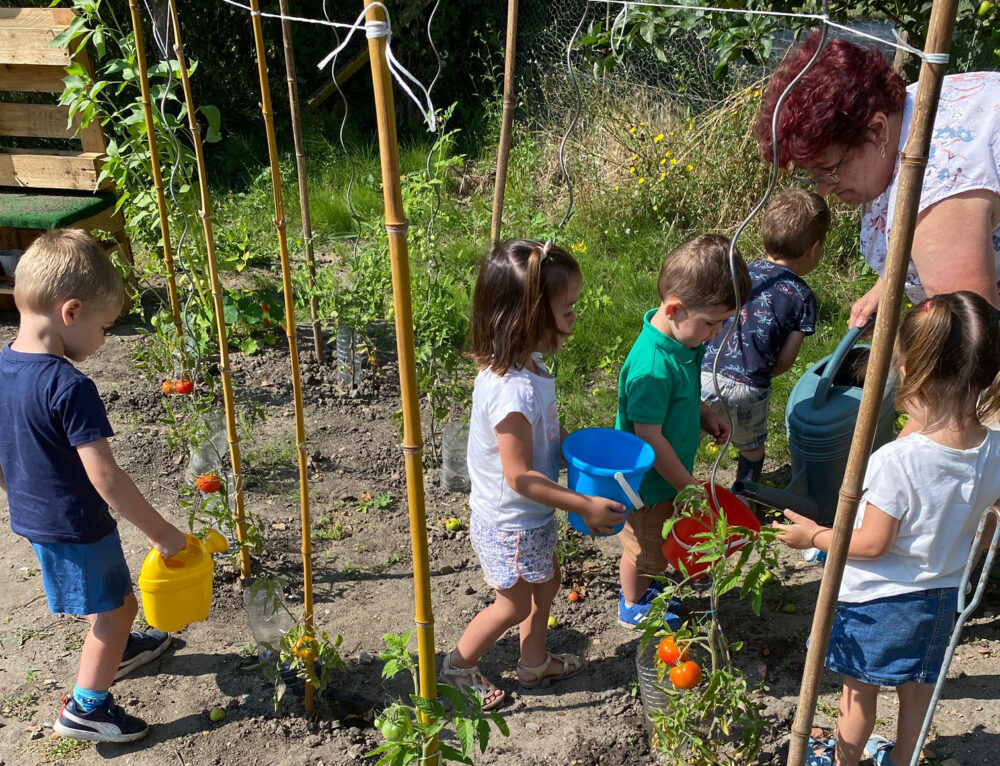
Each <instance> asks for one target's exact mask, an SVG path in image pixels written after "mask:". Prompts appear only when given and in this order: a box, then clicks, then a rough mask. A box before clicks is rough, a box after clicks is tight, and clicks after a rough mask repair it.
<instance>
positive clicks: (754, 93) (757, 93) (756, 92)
mask: <svg viewBox="0 0 1000 766" xmlns="http://www.w3.org/2000/svg"><path fill="white" fill-rule="evenodd" d="M753 97H754V98H760V91H759V90H755V91H754V92H753Z"/></svg>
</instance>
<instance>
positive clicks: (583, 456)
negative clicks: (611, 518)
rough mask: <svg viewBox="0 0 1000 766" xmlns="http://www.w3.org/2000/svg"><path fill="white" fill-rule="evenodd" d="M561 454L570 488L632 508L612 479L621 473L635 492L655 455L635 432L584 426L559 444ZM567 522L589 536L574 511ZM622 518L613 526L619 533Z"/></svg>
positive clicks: (581, 519)
mask: <svg viewBox="0 0 1000 766" xmlns="http://www.w3.org/2000/svg"><path fill="white" fill-rule="evenodd" d="M562 453H563V457H565V458H566V478H567V484H568V485H569V488H570V489H572V490H574V491H575V492H579V493H580V494H583V495H597V496H599V497H606V498H608V499H609V500H616V501H618V502H619V503H621V504H622V505H624V506H625V508H626V509H627V510H632V503H631V502H630V501H629V499H628V496H627V495H626V494H625V491H624V490H623V489H622V488H621V486H619V484H618V482H617V481H616V480H615V474H616V473H619V472H621V474H622V475H623V476H624V477H625V481H626V482H628V485H629V486H630V487H632V490H633V491H634V492H638V491H639V484H640V483H641V482H642V477H643V475H645V473H646V471H648V470H649V469H650V468H652V467H653V461H654V460H655V458H656V454H655V453H654V452H653V448H652V447H651V446H649V444H648V443H647V442H645V441H643V440H642V439H640V438H639V437H638V436H636V435H635V434H630V433H627V432H626V431H619V430H617V429H614V428H583V429H581V430H579V431H574V432H573V433H571V434H570V435H569V436H567V437H566V438H565V439H563V443H562ZM569 523H570V526H571V527H573V529H575V530H576V531H577V532H579V533H581V534H584V535H592V534H593V532H591V531H590V530H589V529H587V525H586V524H584V523H583V518H582V517H581V516H580V515H579V514H577V513H570V514H569ZM624 526H625V522H624V521H623V522H622V523H621V524H619V525H617V526H616V527H615V528H614V532H613V534H618V533H619V532H620V531H621V530H622V527H624Z"/></svg>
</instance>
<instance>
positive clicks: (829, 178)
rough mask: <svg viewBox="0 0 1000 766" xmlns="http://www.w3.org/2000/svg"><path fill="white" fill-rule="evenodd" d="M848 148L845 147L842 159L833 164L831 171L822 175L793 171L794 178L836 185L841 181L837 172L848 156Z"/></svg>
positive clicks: (807, 182)
mask: <svg viewBox="0 0 1000 766" xmlns="http://www.w3.org/2000/svg"><path fill="white" fill-rule="evenodd" d="M847 152H848V150H847V149H844V153H843V154H841V155H840V159H839V160H837V164H836V165H834V166H833V168H832V169H831V170H830V172H829V173H821V174H820V175H813V174H812V173H806V172H802V173H793V174H792V178H794V179H795V180H796V181H800V182H801V183H806V184H815V185H816V186H819V185H820V184H827V185H828V186H836V185H837V184H839V183H840V176H839V175H837V172H838V171H839V170H840V166H841V165H843V164H844V158H846V157H847Z"/></svg>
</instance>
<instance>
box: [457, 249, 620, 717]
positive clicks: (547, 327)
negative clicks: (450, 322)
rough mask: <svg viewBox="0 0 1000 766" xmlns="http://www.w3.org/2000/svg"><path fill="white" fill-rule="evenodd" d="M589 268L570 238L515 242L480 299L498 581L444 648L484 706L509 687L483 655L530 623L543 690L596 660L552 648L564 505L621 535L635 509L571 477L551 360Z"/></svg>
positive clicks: (475, 474)
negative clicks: (583, 267)
mask: <svg viewBox="0 0 1000 766" xmlns="http://www.w3.org/2000/svg"><path fill="white" fill-rule="evenodd" d="M581 284H582V283H581V277H580V267H579V265H578V264H577V262H576V261H575V260H574V259H573V257H572V256H571V255H570V254H569V253H567V252H566V251H565V250H563V249H562V248H560V247H556V246H555V245H551V244H550V243H545V244H544V245H543V244H542V243H540V242H535V241H532V240H510V241H508V242H504V243H502V244H500V245H497V246H496V247H494V248H493V250H492V252H491V253H490V254H489V257H488V258H487V259H486V263H485V264H483V267H482V269H481V271H480V272H479V278H478V280H477V281H476V289H475V292H474V294H473V298H472V356H473V358H474V359H475V360H476V362H477V363H478V364H479V367H480V371H479V375H478V376H477V377H476V384H475V388H474V390H473V393H472V417H471V422H470V425H469V450H468V464H469V478H470V479H471V482H472V494H471V497H470V499H469V505H470V506H471V508H472V519H471V522H470V532H471V538H472V545H473V548H475V551H476V554H477V555H478V556H479V560H480V562H481V564H482V568H483V574H484V576H485V578H486V582H487V583H489V584H490V586H491V587H493V588H494V589H495V590H496V598H495V600H494V601H493V603H492V604H490V605H489V606H488V607H486V608H485V609H483V610H482V611H481V612H480V613H479V614H477V615H476V616H475V617H474V618H473V619H472V622H470V623H469V625H468V627H467V628H466V629H465V632H464V633H463V634H462V637H461V639H459V642H458V646H457V647H456V648H455V649H454V650H453V651H452V652H450V653H449V654H447V655H446V656H445V658H444V661H443V663H442V666H441V674H442V677H443V680H444V681H446V682H448V683H451V684H453V685H456V686H459V687H468V688H471V689H472V690H473V691H474V692H476V693H477V694H479V696H480V697H482V700H483V708H484V709H486V710H490V709H493V708H496V707H497V706H499V705H500V704H501V703H502V702H503V699H504V692H503V690H502V689H499V688H497V687H496V686H495V685H494V684H493V683H491V682H490V681H489V680H487V679H486V677H485V676H484V675H483V674H482V672H481V671H480V670H479V666H478V663H479V658H480V657H482V655H483V654H484V653H485V652H486V651H487V650H488V649H489V648H490V647H491V646H493V644H494V643H496V641H497V639H499V638H500V636H502V635H503V634H504V633H505V632H506V631H507V630H508V629H509V628H512V627H514V626H515V625H517V626H518V630H519V632H520V639H521V640H520V647H521V656H520V659H519V660H518V663H517V678H518V681H519V682H520V683H521V685H522V686H524V687H528V688H533V687H536V686H540V685H542V684H543V683H548V682H549V681H554V680H560V679H563V678H569V677H570V676H572V675H575V674H576V673H579V672H580V671H581V670H583V669H584V668H585V667H586V666H587V660H586V659H584V658H582V657H577V656H575V655H570V654H551V653H549V652H548V651H546V649H545V632H546V630H547V628H548V619H549V610H550V609H551V607H552V600H553V599H554V598H555V595H556V593H557V592H558V590H559V585H560V582H561V575H560V572H559V565H558V563H557V562H556V557H555V551H556V520H555V509H556V508H562V509H564V510H567V511H573V512H574V513H578V514H580V515H581V516H582V517H583V519H584V521H585V522H586V523H587V525H588V526H589V527H590V528H591V529H592V530H595V531H597V532H600V533H610V532H611V531H612V530H611V527H613V526H614V525H615V524H618V523H620V522H621V514H622V513H624V511H625V508H624V507H623V506H622V505H621V504H620V503H616V502H614V501H613V500H608V499H607V498H602V497H590V496H588V495H581V494H579V493H577V492H573V491H572V490H569V489H567V488H566V487H563V486H560V485H559V484H558V483H556V482H557V479H558V477H559V444H560V440H561V438H562V432H561V428H560V426H559V414H558V412H557V411H556V396H555V381H554V379H553V378H552V376H551V375H550V374H549V372H548V371H547V370H546V369H545V366H544V365H543V364H542V362H541V360H540V354H542V353H547V354H553V353H556V352H558V351H559V350H560V349H561V348H562V344H563V342H564V341H565V340H566V338H568V337H569V335H570V333H571V332H572V330H573V324H574V323H575V322H576V314H574V313H573V306H574V304H575V303H576V301H577V299H578V298H579V297H580V288H581Z"/></svg>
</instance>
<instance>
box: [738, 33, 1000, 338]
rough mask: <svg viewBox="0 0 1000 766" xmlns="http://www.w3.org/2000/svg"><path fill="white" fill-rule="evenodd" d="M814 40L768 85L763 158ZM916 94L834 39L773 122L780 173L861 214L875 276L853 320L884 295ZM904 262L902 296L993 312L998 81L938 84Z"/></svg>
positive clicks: (998, 266)
mask: <svg viewBox="0 0 1000 766" xmlns="http://www.w3.org/2000/svg"><path fill="white" fill-rule="evenodd" d="M819 41H820V34H819V32H814V33H813V34H812V35H810V36H809V38H808V39H807V40H806V41H805V42H804V43H803V44H802V45H801V46H799V47H798V48H796V49H794V50H793V51H791V52H790V53H789V55H788V56H786V58H785V61H784V62H783V63H782V64H781V66H780V67H779V68H778V70H777V71H776V72H775V73H774V75H773V76H772V77H771V81H770V84H769V85H768V88H767V92H766V94H765V97H764V101H763V105H762V106H761V109H760V112H759V114H758V115H757V122H756V125H755V127H754V130H755V133H756V135H757V139H758V141H759V142H760V146H761V151H762V153H763V155H764V157H765V159H767V161H769V162H772V161H773V160H774V148H773V147H774V144H773V137H772V127H771V126H772V118H773V116H774V109H775V105H776V102H777V100H778V98H779V96H780V95H781V93H782V92H783V91H784V90H785V88H786V87H787V86H788V83H789V82H791V81H792V79H793V78H794V77H795V76H796V75H797V74H798V73H799V72H801V71H802V69H803V68H804V67H805V65H806V64H807V63H808V61H809V60H810V59H811V58H812V56H813V54H814V53H815V51H816V47H817V46H818V45H819ZM915 95H916V85H911V86H910V87H909V88H907V87H906V84H905V83H904V82H903V79H902V78H901V77H900V76H899V74H897V73H896V72H895V71H893V69H892V67H890V66H889V64H888V62H887V61H886V60H885V58H884V57H883V56H882V55H881V54H880V53H879V52H878V51H876V50H874V49H866V48H861V47H859V46H857V45H854V44H853V43H849V42H847V41H845V40H839V39H835V40H832V41H831V42H830V43H829V44H828V45H827V46H826V47H825V48H824V49H823V51H822V52H821V53H820V55H819V58H818V60H817V61H816V63H815V64H814V65H813V66H812V68H810V69H809V71H807V72H806V73H805V76H804V77H803V78H802V79H801V80H799V82H798V83H797V84H796V85H795V87H794V88H793V89H792V91H791V92H790V93H789V94H788V96H787V97H786V99H785V101H784V103H783V105H782V107H781V110H780V112H779V114H778V124H777V143H778V163H779V166H780V167H786V166H787V165H788V164H789V163H793V164H794V165H795V167H796V168H800V169H802V170H804V171H806V172H807V173H808V174H809V175H810V176H811V180H812V182H813V183H815V184H816V189H817V191H818V192H819V193H820V194H821V195H823V196H826V195H827V194H836V195H837V196H838V197H839V198H840V199H841V200H843V201H844V202H846V203H847V204H849V205H863V206H864V208H863V211H862V217H861V250H862V253H863V254H864V257H865V260H866V261H867V262H868V263H869V265H870V266H871V267H872V268H873V269H874V270H875V271H876V272H877V273H878V275H879V279H878V281H877V282H876V283H875V286H874V287H873V288H872V289H871V290H869V291H868V292H867V293H866V294H865V295H864V296H863V297H862V298H860V299H859V300H858V301H857V302H855V304H854V305H853V306H852V307H851V323H852V324H857V325H863V324H864V323H865V322H867V320H868V318H869V317H870V316H871V315H872V314H873V313H874V312H875V310H876V309H877V308H878V301H879V297H880V296H881V294H882V276H883V272H884V269H885V258H886V251H887V249H888V239H889V232H890V231H891V229H892V218H893V209H894V208H895V204H896V192H897V185H898V179H899V157H900V156H901V153H902V150H903V147H904V146H905V144H906V139H907V136H908V134H909V129H910V120H911V118H912V115H913V101H914V96H915ZM910 256H911V260H910V266H909V270H908V273H907V276H906V292H907V295H908V296H909V298H910V300H912V301H914V302H918V301H921V300H926V298H928V297H930V296H933V295H937V294H940V293H950V292H955V291H957V290H970V291H972V292H975V293H978V294H979V295H982V296H983V297H984V298H986V299H987V300H988V301H990V303H992V304H993V305H994V306H997V305H1000V295H998V294H1000V283H998V279H1000V73H997V72H970V73H966V74H958V75H951V76H948V77H946V78H945V79H944V83H943V86H942V89H941V100H940V104H939V106H938V111H937V115H936V118H935V122H934V131H933V134H932V137H931V147H930V156H929V161H928V163H927V170H926V171H925V173H924V182H923V188H922V191H921V196H920V213H919V217H918V218H917V228H916V232H915V234H914V238H913V246H912V249H911V251H910Z"/></svg>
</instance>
